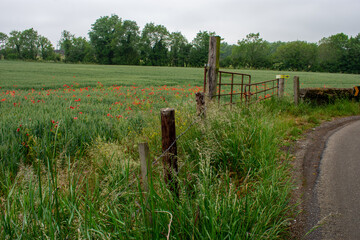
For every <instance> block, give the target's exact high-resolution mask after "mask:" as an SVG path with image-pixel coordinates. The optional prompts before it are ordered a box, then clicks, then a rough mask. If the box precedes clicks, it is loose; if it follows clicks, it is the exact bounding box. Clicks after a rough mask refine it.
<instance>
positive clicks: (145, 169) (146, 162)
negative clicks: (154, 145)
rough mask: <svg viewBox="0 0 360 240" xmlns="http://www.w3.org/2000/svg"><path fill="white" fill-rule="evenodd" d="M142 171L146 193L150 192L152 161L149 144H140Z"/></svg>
mask: <svg viewBox="0 0 360 240" xmlns="http://www.w3.org/2000/svg"><path fill="white" fill-rule="evenodd" d="M139 155H140V169H141V178H142V183H143V188H144V192H148V191H149V182H150V177H151V159H150V154H149V145H148V143H139Z"/></svg>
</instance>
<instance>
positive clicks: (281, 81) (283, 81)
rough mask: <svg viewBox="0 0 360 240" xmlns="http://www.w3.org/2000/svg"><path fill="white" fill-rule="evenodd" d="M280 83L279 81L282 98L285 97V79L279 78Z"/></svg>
mask: <svg viewBox="0 0 360 240" xmlns="http://www.w3.org/2000/svg"><path fill="white" fill-rule="evenodd" d="M278 81H279V82H278V83H279V89H278V97H279V98H282V97H283V96H284V90H285V79H284V78H279V79H278Z"/></svg>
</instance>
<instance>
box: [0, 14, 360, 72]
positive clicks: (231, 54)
mask: <svg viewBox="0 0 360 240" xmlns="http://www.w3.org/2000/svg"><path fill="white" fill-rule="evenodd" d="M214 35H216V33H215V32H209V31H199V32H198V33H197V35H196V37H195V38H194V39H193V40H192V41H191V42H189V41H188V40H187V39H186V37H185V36H184V35H183V34H182V33H181V32H169V31H168V30H167V28H166V27H165V26H163V25H156V24H154V23H147V24H146V25H145V26H144V28H143V29H142V30H140V28H139V26H138V25H137V23H136V22H135V21H131V20H123V19H121V18H119V16H117V15H111V16H104V17H100V18H99V19H97V20H96V21H95V23H93V24H92V25H91V29H90V31H89V39H86V38H84V37H76V36H75V35H74V34H71V33H70V32H69V31H66V30H64V31H63V32H62V33H61V38H60V41H59V45H58V47H59V50H55V48H54V46H53V45H52V43H51V42H50V41H49V40H48V39H47V38H46V37H44V36H41V35H39V34H38V33H37V31H35V30H34V29H32V28H31V29H27V30H24V31H22V32H21V31H12V32H10V34H9V36H8V35H6V34H5V33H1V32H0V55H1V57H2V58H5V59H24V60H44V61H64V62H69V63H97V64H113V65H146V66H176V67H201V66H204V64H205V63H206V62H207V57H208V46H209V37H210V36H214ZM220 65H221V67H227V68H251V69H274V70H294V71H324V72H346V73H360V34H358V35H357V36H356V37H349V36H347V35H346V34H344V33H339V34H336V35H332V36H330V37H325V38H323V39H321V40H320V41H319V42H318V43H309V42H305V41H292V42H281V41H278V42H268V41H265V40H263V39H262V38H261V37H260V34H259V33H250V34H248V35H247V36H246V38H244V39H242V40H239V41H238V43H237V44H228V43H226V42H222V43H221V56H220Z"/></svg>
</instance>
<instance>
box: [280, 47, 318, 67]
mask: <svg viewBox="0 0 360 240" xmlns="http://www.w3.org/2000/svg"><path fill="white" fill-rule="evenodd" d="M275 56H276V62H277V63H278V66H279V69H280V70H285V69H286V70H293V71H311V70H313V69H315V68H316V58H317V45H316V44H315V43H308V42H304V41H294V42H288V43H286V44H284V45H281V46H279V47H278V48H277V50H276V53H275Z"/></svg>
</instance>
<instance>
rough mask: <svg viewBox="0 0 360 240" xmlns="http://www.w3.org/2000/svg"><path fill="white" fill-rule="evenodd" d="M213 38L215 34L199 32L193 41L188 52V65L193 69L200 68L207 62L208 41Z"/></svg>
mask: <svg viewBox="0 0 360 240" xmlns="http://www.w3.org/2000/svg"><path fill="white" fill-rule="evenodd" d="M210 36H215V32H208V31H200V32H198V33H197V34H196V37H195V38H194V39H193V41H192V42H191V43H192V46H193V47H192V48H191V51H190V65H191V66H193V67H202V66H204V64H206V63H207V61H208V55H209V39H210Z"/></svg>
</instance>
